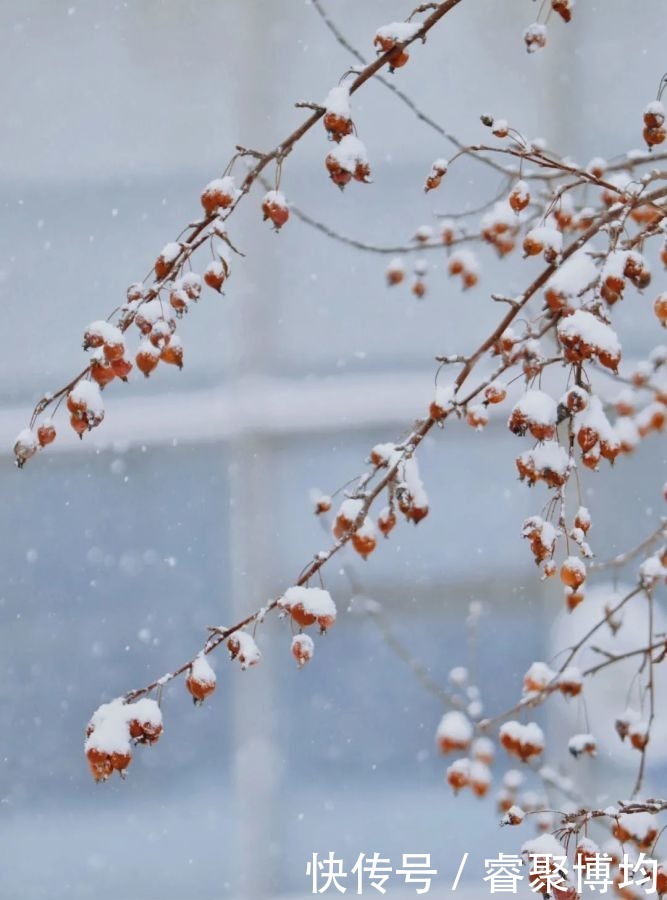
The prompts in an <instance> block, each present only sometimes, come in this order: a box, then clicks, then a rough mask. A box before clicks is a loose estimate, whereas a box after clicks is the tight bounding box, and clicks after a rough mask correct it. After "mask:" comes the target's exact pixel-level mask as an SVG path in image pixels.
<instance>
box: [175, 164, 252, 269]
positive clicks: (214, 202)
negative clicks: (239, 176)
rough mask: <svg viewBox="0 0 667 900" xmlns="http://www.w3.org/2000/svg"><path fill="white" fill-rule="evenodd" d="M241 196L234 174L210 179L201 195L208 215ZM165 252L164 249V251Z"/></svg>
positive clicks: (229, 204) (228, 205) (224, 207)
mask: <svg viewBox="0 0 667 900" xmlns="http://www.w3.org/2000/svg"><path fill="white" fill-rule="evenodd" d="M240 196H241V191H239V190H238V189H237V187H236V182H235V181H234V178H233V176H232V175H225V176H224V177H222V178H215V179H214V180H213V181H210V182H209V183H208V184H207V185H206V187H205V188H204V190H203V191H202V195H201V204H202V206H203V207H204V212H205V213H206V215H207V216H212V215H215V214H216V213H219V212H220V210H224V209H228V208H229V207H230V206H231V205H232V204H233V203H234V202H235V201H236V200H238V198H239V197H240ZM162 252H163V253H164V251H162Z"/></svg>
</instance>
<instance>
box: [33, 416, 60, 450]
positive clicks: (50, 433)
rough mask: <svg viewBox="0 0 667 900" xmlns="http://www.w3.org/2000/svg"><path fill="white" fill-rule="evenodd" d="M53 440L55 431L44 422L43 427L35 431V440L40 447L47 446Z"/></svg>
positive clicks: (50, 425) (49, 423) (49, 424)
mask: <svg viewBox="0 0 667 900" xmlns="http://www.w3.org/2000/svg"><path fill="white" fill-rule="evenodd" d="M55 439H56V429H55V428H54V427H53V425H52V424H51V422H48V423H47V422H45V423H44V424H43V425H40V426H39V428H38V429H37V440H38V442H39V446H40V447H46V446H47V445H48V444H52V443H53V442H54V441H55Z"/></svg>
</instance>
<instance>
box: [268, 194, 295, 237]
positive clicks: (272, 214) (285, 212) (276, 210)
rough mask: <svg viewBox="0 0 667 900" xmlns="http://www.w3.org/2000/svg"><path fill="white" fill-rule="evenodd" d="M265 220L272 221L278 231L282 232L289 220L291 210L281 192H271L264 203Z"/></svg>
mask: <svg viewBox="0 0 667 900" xmlns="http://www.w3.org/2000/svg"><path fill="white" fill-rule="evenodd" d="M262 212H263V213H264V220H265V221H266V219H270V220H271V222H273V225H274V228H275V230H276V231H280V229H281V228H282V227H283V225H284V224H285V222H287V220H288V219H289V208H288V206H287V201H286V200H285V196H284V194H282V193H281V191H269V192H268V193H267V194H266V195H265V196H264V200H263V201H262Z"/></svg>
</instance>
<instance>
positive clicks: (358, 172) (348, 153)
mask: <svg viewBox="0 0 667 900" xmlns="http://www.w3.org/2000/svg"><path fill="white" fill-rule="evenodd" d="M326 167H327V169H328V171H329V175H330V176H331V180H332V181H333V182H334V183H335V184H337V185H338V186H339V187H340V188H344V187H345V185H346V184H348V183H349V182H350V181H351V180H352V178H354V179H355V180H356V181H364V182H367V181H368V180H369V179H370V174H371V172H370V167H369V165H368V154H367V152H366V147H365V145H364V144H363V143H362V142H361V141H360V140H359V138H358V137H356V136H355V135H353V134H348V135H345V137H344V138H342V139H341V141H340V143H339V144H337V145H336V146H335V147H333V148H332V149H331V151H330V152H329V154H328V155H327V158H326Z"/></svg>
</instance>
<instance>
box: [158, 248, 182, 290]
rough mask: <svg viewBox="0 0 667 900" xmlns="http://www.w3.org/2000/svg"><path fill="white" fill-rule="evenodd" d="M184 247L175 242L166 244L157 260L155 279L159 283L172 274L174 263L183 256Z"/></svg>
mask: <svg viewBox="0 0 667 900" xmlns="http://www.w3.org/2000/svg"><path fill="white" fill-rule="evenodd" d="M182 249H183V248H182V246H181V245H180V244H177V243H176V242H175V241H170V243H168V244H165V245H164V247H163V248H162V250H161V251H160V255H159V256H158V258H157V259H156V260H155V277H156V278H157V280H158V281H162V280H163V279H164V278H166V277H167V275H168V274H169V273H170V272H171V270H172V268H173V266H174V263H175V262H176V260H177V259H178V257H179V256H180V255H181V251H182Z"/></svg>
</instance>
